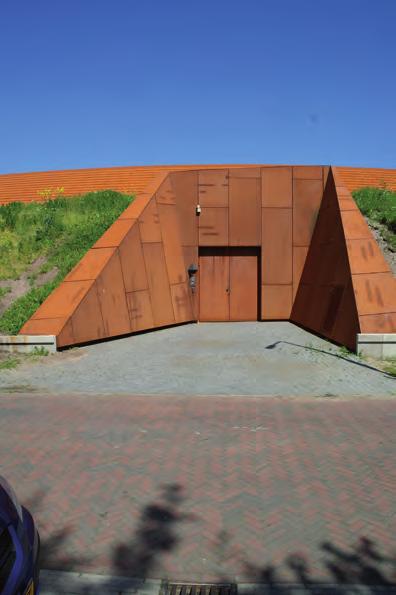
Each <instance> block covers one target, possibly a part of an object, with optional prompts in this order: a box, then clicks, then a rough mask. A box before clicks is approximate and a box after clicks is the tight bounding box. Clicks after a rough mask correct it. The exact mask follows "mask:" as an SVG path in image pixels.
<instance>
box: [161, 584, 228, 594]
mask: <svg viewBox="0 0 396 595" xmlns="http://www.w3.org/2000/svg"><path fill="white" fill-rule="evenodd" d="M237 592H238V589H237V585H236V584H235V583H217V584H216V583H201V584H199V583H168V582H167V581H163V582H162V585H161V589H160V592H159V595H237Z"/></svg>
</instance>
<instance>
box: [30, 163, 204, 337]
mask: <svg viewBox="0 0 396 595" xmlns="http://www.w3.org/2000/svg"><path fill="white" fill-rule="evenodd" d="M166 176H167V174H166V172H165V173H163V174H159V176H157V178H156V180H154V182H153V183H152V187H151V188H150V187H148V188H147V189H146V192H145V193H141V194H139V195H138V196H137V198H136V199H135V201H134V202H133V203H132V204H131V205H130V206H129V207H128V208H127V209H126V210H125V211H124V212H123V213H122V215H121V216H120V217H119V218H118V219H117V220H116V221H115V222H114V223H113V225H112V226H111V227H110V228H109V229H108V230H107V231H106V232H105V233H104V234H103V236H102V237H101V238H100V239H99V240H98V241H97V242H96V244H95V245H94V246H93V247H92V248H91V249H90V250H89V251H88V252H87V254H86V255H85V256H84V257H83V259H82V260H81V261H80V262H79V263H78V264H77V266H76V267H75V268H74V269H73V270H72V271H71V273H70V274H69V275H68V276H67V277H66V278H65V280H64V281H63V283H62V284H61V285H60V286H59V287H58V288H57V289H56V290H55V291H54V292H53V293H52V294H51V295H50V296H49V297H48V298H47V299H46V300H45V302H44V303H43V304H42V305H41V306H40V307H39V308H38V310H37V311H36V312H35V313H34V315H33V316H32V318H31V319H30V320H29V321H28V322H27V323H26V324H25V325H24V327H23V328H22V329H21V334H43V333H49V334H55V335H57V344H58V346H59V347H64V346H67V345H73V344H79V343H85V342H88V341H93V340H97V339H105V338H109V337H116V336H120V335H125V334H128V333H131V332H136V331H141V330H145V329H150V328H155V327H161V326H166V325H170V324H177V323H182V322H186V321H189V320H193V319H194V316H193V312H192V304H191V298H190V290H189V287H188V283H187V273H186V268H185V265H184V255H183V250H182V243H181V237H180V231H179V225H178V221H177V212H176V209H177V207H176V204H175V197H174V194H173V192H172V189H171V187H170V184H169V179H168V178H167V177H166Z"/></svg>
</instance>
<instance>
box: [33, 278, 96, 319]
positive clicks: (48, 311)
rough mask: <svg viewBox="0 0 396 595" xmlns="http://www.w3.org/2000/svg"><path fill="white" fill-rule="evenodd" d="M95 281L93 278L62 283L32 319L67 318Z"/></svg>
mask: <svg viewBox="0 0 396 595" xmlns="http://www.w3.org/2000/svg"><path fill="white" fill-rule="evenodd" d="M93 283H94V281H92V280H90V281H68V282H66V283H61V285H59V287H57V288H56V289H54V291H53V292H52V293H51V294H50V295H49V296H48V297H47V299H46V300H45V302H44V303H43V304H41V306H40V307H39V308H38V309H37V310H36V312H35V313H34V314H33V316H32V319H33V320H38V319H39V318H66V317H68V316H70V314H72V312H73V311H74V310H75V308H76V307H77V306H78V304H79V303H80V302H81V300H82V299H83V297H84V296H85V295H86V294H87V292H88V291H89V289H90V288H91V287H92V285H93Z"/></svg>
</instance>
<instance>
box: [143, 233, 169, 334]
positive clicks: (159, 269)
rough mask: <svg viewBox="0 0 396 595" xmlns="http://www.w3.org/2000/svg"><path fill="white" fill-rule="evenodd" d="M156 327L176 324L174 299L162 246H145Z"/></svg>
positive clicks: (144, 251) (145, 260) (144, 252)
mask: <svg viewBox="0 0 396 595" xmlns="http://www.w3.org/2000/svg"><path fill="white" fill-rule="evenodd" d="M143 254H144V262H145V263H146V271H147V278H148V283H149V289H150V298H151V307H152V309H153V317H154V324H155V326H166V325H168V324H174V322H175V318H174V315H173V306H172V298H171V293H170V287H169V280H168V273H167V269H166V262H165V255H164V249H163V246H162V244H159V243H158V244H154V243H147V244H143Z"/></svg>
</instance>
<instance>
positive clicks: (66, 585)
mask: <svg viewBox="0 0 396 595" xmlns="http://www.w3.org/2000/svg"><path fill="white" fill-rule="evenodd" d="M161 583H162V581H161V580H154V579H147V580H146V579H138V578H127V577H120V576H105V575H99V574H86V573H78V572H63V571H57V570H42V571H41V573H40V595H91V594H92V595H94V594H95V595H132V594H133V595H159V591H160V587H161ZM391 594H396V586H375V585H357V584H350V585H337V584H331V583H326V584H312V585H308V586H303V585H298V584H291V583H285V584H279V585H269V584H263V583H238V595H391Z"/></svg>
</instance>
